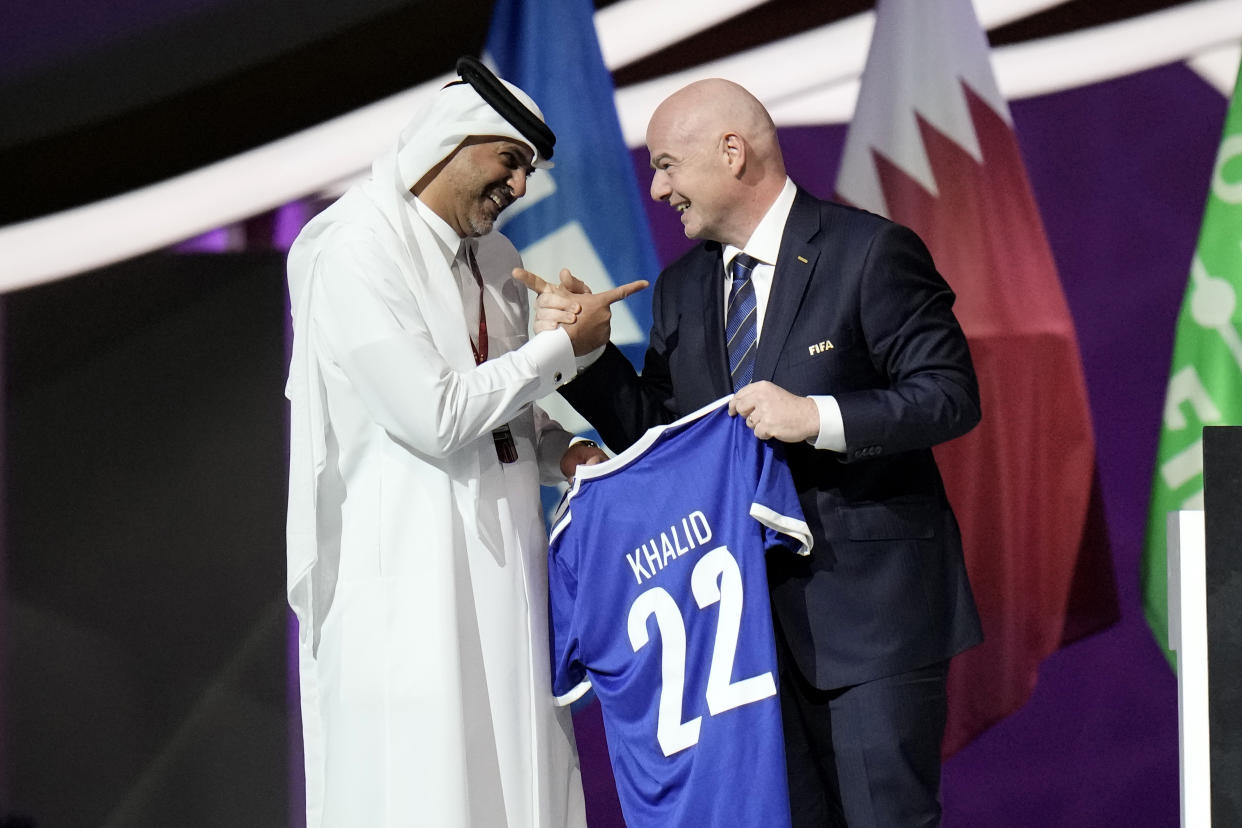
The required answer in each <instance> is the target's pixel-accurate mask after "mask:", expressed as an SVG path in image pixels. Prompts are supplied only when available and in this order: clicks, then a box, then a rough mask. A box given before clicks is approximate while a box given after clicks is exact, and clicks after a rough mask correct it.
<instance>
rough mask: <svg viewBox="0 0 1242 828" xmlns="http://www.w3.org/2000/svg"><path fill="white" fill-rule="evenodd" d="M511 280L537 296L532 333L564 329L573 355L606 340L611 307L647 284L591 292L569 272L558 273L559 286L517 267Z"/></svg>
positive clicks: (597, 345) (643, 280)
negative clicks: (559, 277) (571, 345)
mask: <svg viewBox="0 0 1242 828" xmlns="http://www.w3.org/2000/svg"><path fill="white" fill-rule="evenodd" d="M513 278H514V279H517V280H518V281H519V282H521V283H522V284H524V285H526V286H527V287H528V288H530V289H531V290H533V291H535V293H537V294H539V298H538V299H537V300H536V302H535V322H534V329H535V333H542V332H543V331H550V330H554V329H556V328H558V327H559V328H564V329H565V331H566V333H568V334H569V341H570V342H571V343H572V344H573V348H574V355H575V356H582V355H583V354H589V353H590V352H591V351H594V350H595V349H596V348H598V347H600V346H601V345H603V344H604V343H606V342H607V341H608V337H609V336H610V335H611V333H612V321H611V320H612V310H611V307H610V306H611V305H612V303H613V302H616V301H619V300H621V299H624V298H625V297H627V296H630V295H631V294H634V293H637V292H638V291H640V290H642V289H643V288H645V287H647V285H648V284H650V283H649V282H647V281H646V280H645V279H639V280H637V281H634V282H630V283H628V284H624V285H621V286H619V287H615V288H613V289H612V290H606V291H604V292H603V293H591V288H590V287H588V286H587V284H586V282H583V281H582V280H581V279H579V278H577V277H576V276H574V275H573V274H572V273H570V272H569V270H568V269H565V270H562V271H561V283H560V284H559V285H554V284H552V283H551V282H548V281H547V280H545V279H543V278H541V277H539V276H537V275H535V274H534V273H531V272H530V271H529V270H525V269H523V268H520V267H515V268H514V269H513Z"/></svg>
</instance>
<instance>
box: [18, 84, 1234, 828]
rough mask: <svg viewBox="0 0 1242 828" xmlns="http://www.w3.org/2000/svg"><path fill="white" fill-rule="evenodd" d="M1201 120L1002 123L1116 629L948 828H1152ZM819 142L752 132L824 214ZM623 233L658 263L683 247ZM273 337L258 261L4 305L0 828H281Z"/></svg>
mask: <svg viewBox="0 0 1242 828" xmlns="http://www.w3.org/2000/svg"><path fill="white" fill-rule="evenodd" d="M1225 108H1226V102H1225V100H1224V98H1223V97H1222V96H1221V95H1220V93H1219V92H1217V91H1215V90H1214V89H1212V88H1211V87H1210V86H1209V85H1208V84H1206V83H1205V82H1204V81H1202V80H1201V79H1200V78H1199V77H1198V76H1197V75H1195V74H1194V73H1193V72H1191V71H1190V70H1189V69H1187V68H1186V67H1185V66H1183V65H1180V64H1178V65H1172V66H1166V67H1162V68H1158V69H1154V70H1151V71H1147V72H1142V73H1138V74H1135V75H1131V76H1126V77H1123V78H1119V79H1117V80H1113V81H1109V82H1106V83H1100V84H1096V85H1092V86H1089V87H1084V88H1081V89H1075V90H1070V91H1066V92H1062V93H1058V94H1055V95H1048V96H1044V97H1041V98H1036V99H1031V100H1025V101H1018V102H1014V103H1013V104H1012V109H1013V113H1014V120H1015V125H1016V131H1017V136H1018V141H1019V143H1020V145H1021V147H1022V151H1023V154H1024V156H1025V160H1026V163H1027V167H1028V172H1029V174H1030V179H1031V184H1032V187H1033V189H1034V191H1035V195H1036V199H1037V201H1038V203H1039V206H1040V209H1041V212H1042V214H1043V219H1044V222H1045V224H1046V228H1047V232H1048V236H1049V241H1050V243H1051V246H1052V250H1053V254H1054V257H1055V259H1056V262H1057V266H1058V268H1059V272H1060V276H1061V280H1062V283H1063V285H1064V288H1065V293H1066V297H1067V299H1068V301H1069V305H1070V309H1071V312H1072V314H1073V317H1074V321H1075V324H1076V326H1077V330H1078V336H1079V343H1080V348H1081V353H1082V358H1083V362H1084V369H1085V374H1086V380H1087V388H1088V393H1089V396H1090V401H1091V410H1092V418H1093V422H1094V427H1095V435H1096V442H1097V452H1098V462H1099V469H1100V477H1101V486H1102V489H1103V497H1104V506H1105V513H1106V516H1107V520H1108V532H1109V540H1110V542H1111V545H1112V552H1113V556H1114V565H1115V571H1116V573H1117V580H1118V584H1117V585H1118V591H1119V595H1120V600H1121V610H1122V619H1121V621H1120V622H1119V623H1118V624H1116V625H1115V626H1113V627H1112V628H1110V629H1108V630H1105V631H1104V632H1101V633H1099V634H1097V635H1093V636H1090V637H1088V638H1086V639H1084V640H1082V641H1079V642H1077V643H1075V644H1073V645H1071V646H1069V647H1067V648H1066V649H1064V650H1062V651H1060V652H1059V653H1057V654H1055V655H1054V656H1052V657H1051V658H1050V659H1048V660H1047V661H1046V662H1045V664H1044V666H1043V668H1042V670H1041V673H1040V679H1039V683H1038V685H1037V687H1036V689H1035V693H1034V695H1033V696H1032V698H1031V700H1030V701H1029V702H1028V703H1027V705H1026V706H1025V707H1023V708H1022V709H1021V710H1019V711H1018V712H1017V713H1016V714H1014V715H1012V716H1011V717H1009V718H1008V719H1006V720H1004V721H1002V722H1001V723H999V724H998V725H996V726H994V727H993V728H991V729H990V730H988V731H987V732H985V733H984V734H983V735H982V736H981V737H980V738H979V739H978V740H977V741H976V742H975V743H973V744H971V745H969V746H968V747H967V748H966V749H964V750H963V751H961V752H960V753H958V754H957V755H956V756H954V757H953V758H952V759H951V760H949V762H948V763H947V764H946V767H945V783H944V802H945V824H946V826H949V828H965V827H966V826H972V827H973V826H978V828H996V827H997V826H1004V828H1047V826H1074V828H1113V826H1119V825H1125V826H1137V827H1138V828H1148V827H1149V826H1150V827H1152V828H1163V826H1176V825H1177V823H1178V781H1177V700H1176V683H1175V680H1174V677H1173V675H1172V673H1171V672H1170V670H1169V669H1168V666H1167V664H1166V663H1165V662H1164V659H1163V657H1162V656H1161V654H1160V652H1159V651H1158V650H1157V648H1156V646H1155V644H1154V642H1153V640H1152V638H1151V636H1150V633H1149V632H1148V630H1147V628H1146V625H1145V622H1144V620H1143V617H1142V613H1141V610H1140V608H1139V594H1138V561H1139V556H1140V553H1141V548H1142V541H1143V529H1144V525H1145V521H1146V509H1147V501H1148V491H1149V488H1150V484H1151V474H1152V461H1153V457H1154V453H1155V445H1156V438H1157V435H1158V432H1159V421H1160V415H1161V409H1162V407H1163V401H1164V390H1165V383H1166V379H1167V372H1168V365H1169V357H1170V352H1171V346H1172V335H1173V324H1174V320H1175V318H1176V315H1177V310H1178V307H1179V305H1180V302H1181V298H1182V293H1183V291H1184V289H1185V285H1186V282H1187V278H1188V273H1189V265H1190V261H1191V255H1192V251H1193V249H1194V244H1195V238H1196V236H1197V233H1198V228H1199V221H1200V218H1201V216H1202V210H1203V204H1204V200H1205V198H1206V193H1207V186H1208V181H1209V179H1210V175H1211V169H1212V163H1213V159H1214V157H1215V154H1216V149H1217V146H1218V144H1219V140H1220V131H1221V126H1222V123H1223V118H1224V113H1225ZM844 134H845V128H844V126H827V127H823V126H821V127H803V128H798V129H784V130H782V135H781V140H782V143H783V145H784V146H785V149H786V153H787V156H788V159H789V162H790V163H789V166H790V171H791V173H792V174H793V176H794V177H795V179H797V180H798V181H799V182H800V183H802V184H803V185H804V186H806V187H807V188H808V189H810V190H811V191H813V192H815V193H816V194H819V195H827V194H829V193H831V192H832V189H833V184H834V179H835V175H836V169H837V165H838V162H839V158H840V153H841V146H842V143H843V140H844ZM633 161H634V165H635V170H636V173H637V174H638V175H639V180H640V182H641V188H642V189H643V190H645V189H646V185H647V182H648V180H649V178H648V176H649V173H648V171H647V158H646V154H645V152H643V151H641V150H639V151H635V152H634V154H633ZM648 207H649V214H648V215H649V218H650V221H651V225H652V228H653V232H654V235H655V239H656V244H657V247H658V253H659V258H660V260H661V261H663V262H668V261H670V260H671V259H672V258H673V257H674V256H675V255H676V254H677V253H678V252H679V251H681V250H683V249H685V247H686V246H687V242H686V240H685V239H684V238H681V237H680V232H679V225H678V222H677V219H676V216H675V214H673V213H672V211H670V210H669V209H668V208H666V207H664V206H663V205H654V204H652V205H648ZM650 275H653V274H629V276H632V277H633V278H638V277H641V276H650ZM946 275H947V276H948V278H949V280H950V281H952V274H946ZM285 319H286V310H285V304H284V297H283V283H282V280H281V262H280V258H279V255H275V254H256V255H251V256H235V255H227V256H221V257H219V258H216V259H212V258H203V257H191V258H185V259H176V258H172V257H169V256H158V257H151V258H148V259H144V260H142V261H139V262H134V263H131V264H128V265H125V266H122V267H119V268H115V269H114V270H113V271H112V272H110V273H106V274H92V275H88V276H84V277H80V278H77V279H73V280H71V281H68V282H65V283H62V284H59V285H51V286H47V287H43V288H37V289H32V290H30V291H26V292H22V293H18V294H14V295H11V296H10V297H8V298H7V320H6V324H5V327H6V339H7V361H6V365H5V367H4V375H5V376H6V377H7V394H8V400H7V410H6V414H5V417H6V427H7V431H8V434H7V439H6V449H5V450H6V452H7V455H8V461H9V465H8V479H7V486H8V491H7V501H8V508H9V514H8V521H9V530H8V532H7V547H6V549H5V555H6V563H5V566H6V567H7V592H8V600H7V602H6V604H5V608H4V626H3V639H0V642H2V643H3V645H4V646H6V647H7V648H8V653H9V655H8V662H7V664H5V665H3V667H2V670H3V673H2V675H3V678H4V681H5V682H6V685H7V686H3V687H0V704H3V705H4V709H3V711H0V714H2V715H4V716H6V717H7V718H6V720H5V721H4V723H3V724H4V727H3V728H0V762H3V763H4V764H5V766H6V767H5V768H4V771H5V774H7V779H8V780H9V788H8V791H7V794H8V800H7V801H6V802H0V814H3V813H4V809H5V808H6V807H8V808H13V809H19V808H20V809H23V810H25V811H27V812H29V813H31V815H32V816H35V817H38V818H41V820H42V821H41V822H40V825H41V826H44V828H48V826H57V827H59V826H76V825H101V824H102V825H109V826H111V825H116V826H131V825H132V826H139V825H142V826H146V825H150V826H167V825H205V826H206V825H211V826H218V825H237V826H283V825H286V824H290V822H292V823H294V824H296V814H291V813H290V812H289V808H288V806H287V804H286V802H287V801H288V798H289V797H290V796H291V797H292V799H293V801H295V802H296V800H297V798H298V791H297V790H296V787H295V789H294V790H293V791H292V792H290V791H289V790H288V782H287V779H286V772H287V768H288V764H289V761H290V758H289V751H288V747H287V745H288V735H287V728H288V727H289V726H290V723H295V722H296V712H295V710H294V709H293V708H292V707H290V706H287V702H286V695H285V694H286V689H285V688H286V672H285V671H286V665H285V635H286V630H287V627H286V623H287V620H286V619H287V614H286V612H285V610H284V605H283V588H282V585H283V567H284V552H283V549H284V545H283V534H282V524H283V520H284V485H285V448H284V444H285V436H284V429H285V416H286V415H285V411H286V406H285V403H284V400H283V398H282V396H281V394H282V390H283V382H284V357H283V342H282V340H283V336H284V330H285ZM985 416H986V412H985ZM0 586H3V583H2V582H0ZM583 723H584V725H589V724H590V719H589V715H588V716H587V717H584V718H583ZM601 749H602V748H601V746H600V743H599V741H598V733H597V732H596V733H591V732H589V733H587V734H586V735H585V738H584V740H583V750H584V753H588V755H584V769H586V770H587V772H588V779H587V787H588V799H589V801H590V802H591V803H592V816H593V822H592V828H608V826H619V825H620V824H621V822H620V818H619V815H618V814H617V813H616V812H615V807H614V806H612V805H610V804H609V803H610V801H613V800H611V799H610V797H609V796H608V795H607V793H606V791H607V784H608V780H607V779H606V777H604V776H601V773H604V774H606V760H603V757H602V756H601V754H600V750H601ZM4 778H5V776H4V775H0V785H3V784H4ZM5 793H6V791H4V790H3V789H0V796H3V795H4V794H5ZM287 821H288V822H287Z"/></svg>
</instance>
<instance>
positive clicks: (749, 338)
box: [725, 253, 759, 391]
mask: <svg viewBox="0 0 1242 828" xmlns="http://www.w3.org/2000/svg"><path fill="white" fill-rule="evenodd" d="M758 263H759V261H758V260H757V259H756V258H755V257H754V256H748V255H747V254H745V253H738V254H737V255H736V256H734V257H733V265H732V267H733V287H732V288H730V289H729V303H728V310H727V311H726V312H725V348H726V350H728V352H729V374H730V375H731V376H732V377H733V390H734V391H737V390H738V389H740V388H741V387H742V386H744V385H747V384H749V383H750V380H751V377H753V376H754V374H755V351H756V349H757V344H758V336H757V333H758V329H759V326H758V322H759V316H758V312H757V305H756V302H755V286H754V284H752V283H751V280H750V275H751V271H752V270H754V269H755V265H757V264H758Z"/></svg>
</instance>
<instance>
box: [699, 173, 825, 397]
mask: <svg viewBox="0 0 1242 828" xmlns="http://www.w3.org/2000/svg"><path fill="white" fill-rule="evenodd" d="M818 232H819V208H818V206H817V204H816V201H815V199H814V198H812V197H811V196H810V195H808V194H807V193H806V192H804V191H803V190H801V189H799V190H798V194H797V196H795V197H794V203H793V207H792V208H790V210H789V219H788V221H786V222H785V232H784V233H783V234H782V235H781V248H780V252H779V253H778V254H777V258H776V270H775V272H774V273H773V274H772V289H771V292H770V293H769V294H768V305H767V308H766V309H765V311H764V315H763V331H762V332H761V333H760V336H759V353H758V354H757V355H756V357H755V380H771V379H772V376H773V375H774V374H775V372H776V361H777V359H778V358H779V357H780V355H781V351H782V350H783V349H784V347H785V340H786V339H787V338H788V337H789V331H790V329H791V328H792V327H793V321H794V317H796V316H797V314H798V308H799V307H800V306H801V304H802V297H803V296H804V295H805V293H806V286H807V284H808V283H809V282H810V280H811V273H812V272H814V270H815V263H816V261H817V260H818V259H819V254H820V251H819V248H818V247H815V246H812V245H811V244H810V241H811V239H812V238H813V237H814V236H815V235H816V234H817V233H818ZM722 278H723V276H722ZM723 312H724V311H723V310H722V311H721V313H722V314H723Z"/></svg>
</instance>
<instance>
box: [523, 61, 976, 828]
mask: <svg viewBox="0 0 1242 828" xmlns="http://www.w3.org/2000/svg"><path fill="white" fill-rule="evenodd" d="M647 147H648V150H649V151H650V155H651V166H652V169H653V177H652V182H651V196H652V198H654V199H656V200H659V201H664V202H666V203H668V204H669V206H671V207H673V208H674V209H675V210H677V211H678V213H679V215H680V218H681V222H682V224H683V226H684V229H685V232H686V235H687V236H689V237H691V238H695V239H700V240H701V241H702V243H701V244H699V245H698V246H696V247H695V248H694V249H692V250H690V251H689V252H688V253H686V254H685V255H684V256H682V257H681V258H680V259H678V260H677V261H676V262H674V263H673V264H672V265H671V266H669V267H668V268H667V269H666V270H665V271H664V272H663V273H661V274H660V276H659V279H658V280H657V282H656V286H655V290H654V296H653V320H654V321H653V325H652V330H651V336H650V342H649V346H648V350H647V353H646V358H645V362H644V365H643V370H642V374H641V376H640V375H638V374H636V373H635V371H634V370H633V368H632V366H631V365H630V363H629V362H628V361H627V360H626V359H625V357H624V356H623V355H622V354H621V353H620V351H618V350H617V349H616V348H615V347H614V346H612V345H611V344H608V345H607V346H606V347H603V348H602V351H600V349H599V347H598V346H600V344H601V343H602V342H603V341H604V340H605V339H606V337H607V331H608V324H607V306H606V304H604V303H602V302H599V301H595V299H594V297H591V296H589V295H588V291H587V288H586V286H585V285H583V284H582V283H581V282H579V281H577V280H576V279H574V278H573V277H572V276H570V275H568V274H566V273H563V274H562V285H560V286H556V287H554V286H551V285H548V284H547V283H543V282H542V281H541V280H540V281H539V282H538V283H536V282H535V281H534V277H531V278H529V279H527V278H524V280H525V281H527V282H528V284H531V285H532V287H535V288H536V289H540V290H541V295H540V297H539V300H538V302H537V308H538V310H537V315H536V329H537V330H543V329H547V328H550V327H556V326H561V327H564V328H565V329H566V330H567V331H568V332H569V334H570V337H571V340H573V341H574V345H575V352H576V353H579V354H586V353H588V352H589V354H590V356H589V360H588V361H589V362H590V364H589V367H586V368H584V369H583V370H581V371H580V372H579V374H578V376H577V378H576V379H574V380H573V381H572V382H570V383H569V384H567V385H565V386H562V387H561V389H560V393H561V394H562V395H563V396H564V397H565V398H566V399H567V400H568V401H569V402H570V403H571V404H572V405H573V406H574V408H576V409H577V410H578V411H579V412H580V413H581V414H582V415H583V416H585V417H586V419H587V420H588V421H590V423H591V424H592V425H593V426H595V428H596V429H597V430H598V431H599V432H600V434H601V435H602V436H603V438H604V440H605V441H606V442H607V443H608V445H609V446H610V447H611V448H613V449H614V450H621V449H623V448H625V447H626V446H628V445H630V444H631V443H632V442H633V441H634V440H636V439H637V438H638V437H639V436H640V435H641V434H642V433H643V432H644V431H645V430H646V429H647V428H649V427H651V426H654V425H657V424H661V423H666V422H670V421H672V420H674V419H676V418H678V417H680V416H682V415H684V414H687V413H689V412H691V411H694V410H696V409H697V408H699V407H701V406H703V405H706V404H707V403H709V402H711V401H713V400H716V399H719V398H720V397H723V396H725V395H727V394H730V393H734V392H735V396H734V397H733V400H732V401H731V402H730V405H729V408H730V411H731V412H732V413H734V414H735V415H736V416H739V417H745V418H746V422H747V424H748V425H749V426H750V427H751V428H752V429H753V430H754V432H755V434H756V435H757V436H759V437H760V438H762V439H776V440H780V441H782V442H784V443H785V444H786V446H785V449H786V456H787V458H788V461H789V466H790V469H791V470H792V472H793V477H794V481H795V484H796V487H797V489H798V492H799V496H800V499H801V503H802V508H803V511H804V513H805V515H806V518H807V521H808V523H809V524H810V526H811V528H812V531H813V534H814V538H815V545H814V549H813V550H812V554H811V556H810V557H809V558H795V557H794V556H779V557H778V556H773V558H772V559H771V560H770V561H769V587H770V595H771V601H772V609H773V615H774V617H775V620H776V625H775V626H776V636H777V650H778V654H779V658H780V664H781V673H780V694H781V703H782V710H783V715H784V725H785V727H784V730H785V742H786V746H785V747H786V759H787V762H786V764H787V770H788V774H789V786H790V795H791V796H790V799H791V803H792V810H793V818H794V825H795V826H824V825H848V826H850V827H851V828H862V827H863V826H874V828H894V826H912V825H937V824H939V821H940V803H939V785H940V743H941V740H942V738H943V733H944V726H945V717H946V710H947V704H946V678H947V673H948V664H949V659H950V658H951V657H952V656H953V655H955V654H956V653H959V652H961V651H962V650H965V649H967V648H968V647H971V646H973V645H974V644H976V643H978V642H979V641H980V640H981V639H982V633H981V630H980V625H979V618H978V615H977V613H976V611H975V604H974V599H973V597H972V595H971V590H970V584H969V582H968V580H967V576H966V568H965V565H964V563H963V558H962V543H961V537H960V534H959V531H958V527H957V521H956V520H955V518H954V516H953V512H952V510H951V508H950V506H949V502H948V500H947V499H946V496H945V491H944V486H943V484H942V482H941V478H940V474H939V471H938V470H937V468H936V462H935V460H934V459H933V456H932V451H931V447H932V446H933V445H935V444H937V443H940V442H943V441H946V440H950V439H952V438H954V437H957V436H959V435H961V434H964V433H966V432H967V431H969V430H970V429H971V428H972V427H974V425H975V424H976V423H977V422H978V421H979V417H980V409H979V393H978V387H977V384H976V380H975V375H974V369H973V367H972V364H971V359H970V352H969V350H968V349H967V345H966V339H965V337H964V336H963V334H962V331H961V329H960V327H959V326H958V323H957V320H956V318H955V317H954V315H953V310H952V307H953V301H954V296H953V293H952V291H951V290H950V289H949V287H948V285H947V284H946V283H945V281H944V279H943V278H942V277H941V276H940V274H939V273H937V271H936V269H935V266H934V265H933V263H932V260H931V257H930V255H929V254H928V252H927V249H926V248H925V247H924V245H923V244H922V242H921V241H920V240H919V239H918V237H917V236H916V235H915V234H914V233H913V232H912V231H910V230H909V229H907V228H904V227H902V226H900V225H897V224H894V223H893V222H890V221H888V220H886V219H884V218H881V217H879V216H875V215H872V214H870V213H867V212H864V211H861V210H856V209H853V208H850V207H846V206H843V205H840V204H834V203H830V202H827V201H821V200H820V199H817V198H815V197H813V196H811V195H810V194H808V193H807V192H805V191H804V190H801V189H799V188H798V187H796V186H795V185H794V183H793V182H792V181H791V180H790V179H789V178H788V176H787V175H786V173H785V167H784V162H783V159H782V157H781V151H780V147H779V145H778V143H777V138H776V129H775V126H774V125H773V123H772V120H771V117H770V116H769V115H768V113H767V111H766V110H765V109H764V107H763V106H762V105H761V104H760V103H759V101H757V100H756V99H755V98H754V97H753V96H752V95H750V93H748V92H747V91H746V90H745V89H743V88H742V87H740V86H737V85H736V84H733V83H730V82H728V81H723V80H715V79H713V80H706V81H700V82H698V83H694V84H691V85H690V86H688V87H686V88H684V89H682V90H680V91H678V92H677V93H675V94H674V95H672V96H671V97H669V98H668V99H667V100H665V101H664V102H663V103H662V104H661V105H660V106H659V107H658V108H657V109H656V111H655V113H654V114H653V116H652V118H651V122H650V125H649V126H648V129H647ZM739 257H743V258H739ZM735 259H737V260H738V261H739V262H741V261H744V262H745V263H746V265H747V271H746V272H747V273H749V281H750V282H751V286H752V287H753V293H754V306H755V308H754V314H753V315H752V316H751V317H750V319H748V320H747V321H746V322H743V323H738V324H735V323H734V322H732V321H731V320H730V321H726V315H727V312H726V299H727V297H729V296H730V293H731V291H732V289H733V282H734V281H735V280H736V281H738V282H739V284H742V283H744V282H745V281H746V280H747V277H746V276H742V275H737V273H740V272H738V271H734V268H733V265H734V260H735ZM733 292H735V293H736V291H733ZM739 301H741V300H739ZM752 322H753V330H754V333H755V336H754V337H753V339H754V342H753V343H747V342H746V341H745V339H746V336H747V334H746V333H745V332H746V331H748V330H750V327H749V326H751V325H752ZM739 325H740V326H741V327H740V330H741V331H742V333H741V334H739V335H734V338H733V339H732V340H731V341H730V342H728V343H727V342H726V339H727V337H726V329H727V330H728V332H729V333H730V334H733V332H734V328H735V327H739ZM739 343H740V344H739ZM734 351H736V352H737V353H734ZM735 363H736V364H735ZM705 472H706V473H710V470H705Z"/></svg>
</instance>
